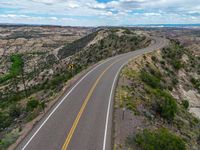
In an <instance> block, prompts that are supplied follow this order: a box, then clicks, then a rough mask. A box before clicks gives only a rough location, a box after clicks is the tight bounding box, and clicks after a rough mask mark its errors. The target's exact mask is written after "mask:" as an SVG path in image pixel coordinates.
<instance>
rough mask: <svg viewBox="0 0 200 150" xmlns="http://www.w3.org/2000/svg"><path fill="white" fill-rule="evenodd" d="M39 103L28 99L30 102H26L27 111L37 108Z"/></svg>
mask: <svg viewBox="0 0 200 150" xmlns="http://www.w3.org/2000/svg"><path fill="white" fill-rule="evenodd" d="M38 105H39V101H38V100H36V99H34V98H31V100H29V101H28V103H27V104H26V110H27V111H33V110H34V109H35V108H37V107H38Z"/></svg>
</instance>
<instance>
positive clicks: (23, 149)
mask: <svg viewBox="0 0 200 150" xmlns="http://www.w3.org/2000/svg"><path fill="white" fill-rule="evenodd" d="M117 57H119V56H117ZM117 57H113V58H110V59H108V60H106V61H104V62H103V63H101V64H99V65H97V66H96V67H94V68H93V69H92V70H90V71H89V72H88V73H87V74H86V75H85V76H83V78H81V79H80V80H79V81H78V82H77V83H76V84H75V85H74V86H73V88H72V89H71V90H70V91H69V92H68V93H67V95H65V97H64V98H63V99H62V100H61V101H60V102H59V103H58V105H57V106H56V107H55V108H54V109H53V111H52V112H51V113H50V114H49V116H48V117H47V118H46V119H45V120H44V122H43V123H42V124H41V125H40V126H39V128H38V129H37V130H36V131H35V133H34V134H33V135H32V136H31V138H30V139H29V140H28V142H27V143H26V144H25V145H24V146H23V148H22V150H25V148H26V147H27V146H28V144H29V143H30V142H31V141H32V139H33V138H34V137H35V136H36V134H37V133H38V132H39V131H40V129H41V128H42V127H43V126H44V124H45V123H46V122H47V121H48V119H49V118H50V117H51V116H52V114H53V113H54V112H55V111H56V110H57V109H58V107H59V106H60V105H61V104H62V103H63V101H64V100H65V99H66V98H67V97H68V96H69V94H70V93H71V92H72V91H73V90H74V89H75V88H76V87H77V86H78V85H79V83H80V82H81V81H83V80H84V79H85V78H86V77H87V76H88V75H89V74H90V73H91V72H92V71H94V70H95V69H96V68H98V67H100V66H101V65H103V64H105V63H106V62H108V61H110V60H112V59H114V58H117Z"/></svg>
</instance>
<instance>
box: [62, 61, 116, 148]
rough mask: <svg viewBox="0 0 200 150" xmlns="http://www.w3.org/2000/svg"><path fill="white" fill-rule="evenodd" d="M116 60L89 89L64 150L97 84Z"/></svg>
mask: <svg viewBox="0 0 200 150" xmlns="http://www.w3.org/2000/svg"><path fill="white" fill-rule="evenodd" d="M116 62H117V61H115V62H114V63H112V64H111V65H109V66H108V67H107V68H106V69H105V70H104V71H103V72H102V73H101V74H100V76H99V77H98V78H97V80H96V81H95V83H94V84H93V86H92V88H91V89H90V91H89V93H88V95H87V97H86V98H85V100H84V102H83V104H82V106H81V109H80V111H79V113H78V115H77V116H76V119H75V120H74V122H73V125H72V127H71V129H70V132H69V134H68V135H67V138H66V140H65V142H64V144H63V146H62V150H67V147H68V146H69V143H70V141H71V138H72V136H73V134H74V131H75V129H76V127H77V125H78V123H79V120H80V118H81V116H82V114H83V111H84V109H85V107H86V105H87V103H88V101H89V100H90V98H91V96H92V94H93V92H94V90H95V88H96V86H97V84H98V83H99V81H100V79H101V78H102V76H103V75H104V74H105V73H106V71H107V70H108V69H109V68H111V67H112V66H113V65H114V64H115V63H116Z"/></svg>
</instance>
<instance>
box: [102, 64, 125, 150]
mask: <svg viewBox="0 0 200 150" xmlns="http://www.w3.org/2000/svg"><path fill="white" fill-rule="evenodd" d="M128 62H129V61H127V62H125V63H124V64H122V65H121V67H120V68H119V70H118V71H117V74H116V75H115V78H114V80H113V84H112V87H111V92H110V96H109V102H108V108H107V115H106V124H105V132H104V140H103V150H105V149H106V138H107V130H108V119H109V113H110V107H111V101H112V96H113V91H114V88H115V83H116V80H117V79H118V76H119V73H120V71H121V69H122V68H123V67H124V66H125V65H126V64H127V63H128Z"/></svg>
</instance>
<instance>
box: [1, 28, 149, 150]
mask: <svg viewBox="0 0 200 150" xmlns="http://www.w3.org/2000/svg"><path fill="white" fill-rule="evenodd" d="M149 43H150V40H149V39H148V38H146V37H144V36H142V35H141V36H140V35H137V34H136V33H135V32H134V31H133V30H129V29H104V30H100V31H96V32H93V33H91V34H88V35H87V36H85V37H83V38H80V39H78V40H75V41H72V42H71V43H69V42H66V43H65V44H64V46H63V47H61V48H60V49H58V53H57V55H55V54H54V53H49V52H47V51H38V52H37V51H34V52H29V51H26V52H24V53H15V54H12V55H10V56H5V58H4V59H2V60H1V61H0V63H1V65H2V64H6V67H3V66H0V67H1V68H5V70H7V71H6V73H4V74H2V75H0V88H1V91H0V149H7V147H8V146H9V145H10V144H12V143H13V142H14V141H15V140H16V139H17V137H18V136H20V135H21V133H22V132H23V128H24V127H25V125H26V123H28V122H30V121H32V120H33V119H35V118H36V117H37V116H38V115H40V114H42V113H44V112H45V108H46V107H47V105H48V103H49V102H51V101H52V100H55V99H56V98H58V96H59V95H60V94H61V91H62V89H63V87H65V86H66V82H67V81H69V80H70V79H72V77H74V76H75V75H77V74H78V73H80V72H81V71H82V70H84V69H86V68H87V67H89V66H91V65H93V64H95V63H96V62H98V61H100V60H103V59H106V58H108V57H111V56H114V55H117V54H121V53H125V52H129V51H133V50H135V49H138V48H142V47H146V46H147V45H148V44H149ZM44 46H48V45H44ZM31 48H32V47H30V49H31Z"/></svg>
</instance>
